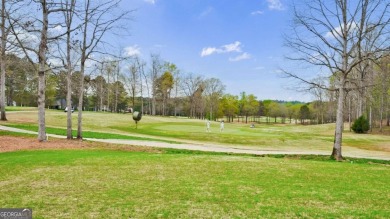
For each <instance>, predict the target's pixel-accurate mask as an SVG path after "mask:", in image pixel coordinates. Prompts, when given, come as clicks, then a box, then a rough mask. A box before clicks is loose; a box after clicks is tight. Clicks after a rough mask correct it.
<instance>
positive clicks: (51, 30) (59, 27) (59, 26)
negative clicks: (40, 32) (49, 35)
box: [49, 25, 63, 33]
mask: <svg viewBox="0 0 390 219" xmlns="http://www.w3.org/2000/svg"><path fill="white" fill-rule="evenodd" d="M62 30H63V27H62V26H61V25H57V26H55V27H53V28H50V29H49V31H50V32H55V33H61V32H62Z"/></svg>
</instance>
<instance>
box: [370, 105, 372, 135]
mask: <svg viewBox="0 0 390 219" xmlns="http://www.w3.org/2000/svg"><path fill="white" fill-rule="evenodd" d="M370 132H372V107H371V106H370Z"/></svg>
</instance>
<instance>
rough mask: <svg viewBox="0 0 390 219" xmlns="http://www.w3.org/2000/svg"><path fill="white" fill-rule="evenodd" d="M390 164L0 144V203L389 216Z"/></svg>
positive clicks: (68, 212)
mask: <svg viewBox="0 0 390 219" xmlns="http://www.w3.org/2000/svg"><path fill="white" fill-rule="evenodd" d="M389 181H390V167H389V166H388V165H383V164H367V163H366V164H357V163H351V162H341V163H340V162H326V161H310V160H291V159H285V158H281V159H276V158H269V157H250V156H229V155H215V154H210V155H207V154H203V155H202V154H200V155H196V154H178V153H166V152H165V153H164V152H163V153H147V152H124V151H114V150H56V151H48V150H45V151H19V152H9V153H0V184H1V186H0V194H1V199H0V206H1V207H2V208H20V207H30V208H32V209H33V212H34V213H33V214H34V218H159V217H162V218H168V217H169V218H179V217H180V218H259V217H260V218H313V217H314V218H387V217H388V216H389V215H390V205H389V203H390V196H389V184H388V183H389Z"/></svg>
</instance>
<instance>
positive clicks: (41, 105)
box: [38, 0, 49, 141]
mask: <svg viewBox="0 0 390 219" xmlns="http://www.w3.org/2000/svg"><path fill="white" fill-rule="evenodd" d="M40 3H41V5H42V30H41V42H40V44H39V52H38V59H39V70H38V140H39V141H46V140H47V137H46V121H45V90H46V76H45V72H46V51H47V31H48V26H49V11H48V8H47V3H46V1H45V0H42V1H41V2H40Z"/></svg>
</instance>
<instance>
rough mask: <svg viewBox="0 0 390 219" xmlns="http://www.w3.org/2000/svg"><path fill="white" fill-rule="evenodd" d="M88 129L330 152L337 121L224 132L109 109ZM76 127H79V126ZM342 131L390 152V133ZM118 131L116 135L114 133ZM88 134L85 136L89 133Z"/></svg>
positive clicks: (60, 125)
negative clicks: (136, 125)
mask: <svg viewBox="0 0 390 219" xmlns="http://www.w3.org/2000/svg"><path fill="white" fill-rule="evenodd" d="M83 115H84V116H83V124H84V130H85V132H84V134H85V135H88V134H90V133H98V134H97V136H96V135H95V138H100V137H98V135H102V136H103V134H100V133H107V138H108V137H109V136H110V135H111V137H115V138H116V137H118V138H121V136H120V135H122V136H123V135H140V137H149V138H160V139H163V140H169V141H175V140H181V141H198V142H208V143H216V144H227V145H231V146H235V147H250V148H256V149H266V150H267V149H279V150H301V149H305V150H317V151H331V149H332V146H333V136H334V124H326V125H306V126H303V125H295V124H284V125H282V124H277V125H274V124H265V123H262V124H256V128H250V127H249V126H250V124H245V123H225V131H224V132H222V133H221V132H219V123H218V122H212V123H211V130H212V132H211V133H206V131H205V128H206V126H205V121H202V120H197V119H188V118H172V117H171V118H168V117H152V116H143V118H142V120H141V122H140V123H139V125H138V129H135V123H134V121H133V120H132V115H131V114H116V113H104V112H84V113H83ZM8 119H9V122H7V123H0V124H5V125H7V124H8V125H9V124H10V125H15V124H17V125H20V124H22V125H26V124H33V125H35V126H36V124H37V113H36V112H17V113H12V114H8ZM46 122H47V125H48V127H50V129H49V131H50V130H52V128H56V129H61V130H62V131H61V132H63V133H64V129H65V127H66V113H64V112H62V111H59V110H47V111H46ZM73 124H74V125H73V127H76V124H77V113H73ZM74 129H76V128H74ZM347 129H348V128H347V127H346V131H345V132H344V134H343V146H344V147H353V148H358V149H364V150H372V151H388V152H390V144H389V142H390V136H386V135H379V134H354V133H351V132H349V131H347ZM113 134H114V135H116V136H114V135H113ZM85 137H86V136H85Z"/></svg>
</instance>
